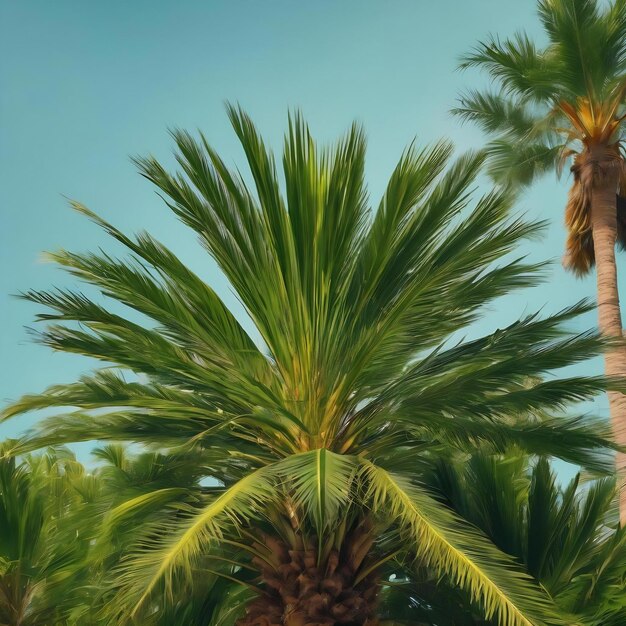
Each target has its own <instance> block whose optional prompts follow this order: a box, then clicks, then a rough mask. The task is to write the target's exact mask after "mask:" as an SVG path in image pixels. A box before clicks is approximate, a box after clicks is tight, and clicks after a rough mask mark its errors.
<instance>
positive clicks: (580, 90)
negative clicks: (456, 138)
mask: <svg viewBox="0 0 626 626" xmlns="http://www.w3.org/2000/svg"><path fill="white" fill-rule="evenodd" d="M538 7H539V17H540V19H541V22H542V24H543V27H544V30H545V32H546V35H547V38H548V44H547V46H546V47H545V48H538V47H537V46H536V45H535V44H534V43H533V42H532V41H531V39H530V38H529V37H528V36H527V35H526V34H524V33H520V34H518V35H516V36H514V37H513V38H512V39H505V40H500V39H497V38H491V39H488V40H486V41H485V42H482V43H479V44H478V46H477V47H476V48H475V50H474V51H473V52H471V53H470V54H468V55H466V56H465V58H464V61H463V64H462V67H465V68H467V67H474V66H477V67H480V68H483V69H485V70H486V71H487V72H488V73H489V75H490V76H491V78H492V79H493V81H494V91H483V92H480V91H471V92H469V93H467V94H466V95H464V96H463V97H462V98H461V100H460V104H459V106H458V107H457V108H456V109H454V112H455V113H457V114H459V115H461V116H462V117H463V118H464V119H468V120H472V121H474V122H476V123H478V124H479V125H480V126H481V127H482V128H483V129H484V130H486V131H487V132H488V133H490V134H491V135H493V136H494V137H495V139H494V140H493V141H492V142H491V143H490V144H489V145H488V152H489V155H490V172H491V174H492V175H493V176H494V177H495V178H496V179H497V180H499V181H501V182H504V183H506V184H509V183H522V184H527V183H529V182H531V181H532V180H533V179H534V178H535V176H536V175H538V174H541V173H543V172H545V171H547V170H551V169H555V168H556V169H557V170H558V169H560V166H561V164H562V163H563V161H564V160H565V159H566V158H568V157H570V156H573V165H572V167H571V171H572V173H573V184H572V187H571V190H570V195H569V199H568V203H567V207H566V210H565V222H566V226H567V230H568V239H567V251H566V255H565V266H566V267H567V268H568V269H570V270H572V271H574V272H575V273H576V274H579V275H582V274H586V273H587V272H589V271H590V269H591V268H592V267H593V265H594V264H595V266H596V276H597V284H598V312H599V319H600V328H601V330H602V332H604V333H605V334H606V335H609V336H612V337H620V338H621V337H622V322H621V314H620V308H619V295H618V290H617V273H616V264H615V243H616V241H617V240H619V242H620V244H621V245H624V243H625V242H626V230H625V228H624V226H625V225H626V214H624V209H623V208H622V203H624V200H621V199H620V198H621V197H622V196H624V197H626V170H625V168H624V153H623V145H622V132H623V127H624V119H625V118H626V110H625V97H626V2H624V0H614V1H613V2H611V3H607V4H602V5H601V4H600V3H598V2H597V0H540V1H539V3H538ZM606 372H607V374H609V375H611V376H624V375H626V349H625V348H624V347H623V345H620V346H618V347H615V349H614V350H611V351H609V352H607V354H606ZM609 403H610V408H611V417H612V420H613V427H614V431H615V436H616V438H617V440H618V441H619V442H620V443H621V444H622V445H626V396H624V395H623V394H620V393H612V394H609ZM617 463H618V467H619V468H620V472H621V481H622V483H623V482H624V480H626V456H625V455H624V454H623V453H620V454H618V458H617ZM620 509H621V517H622V522H625V521H626V486H624V487H622V496H621V505H620Z"/></svg>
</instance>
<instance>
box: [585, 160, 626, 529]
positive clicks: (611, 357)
mask: <svg viewBox="0 0 626 626" xmlns="http://www.w3.org/2000/svg"><path fill="white" fill-rule="evenodd" d="M617 184H618V173H617V169H616V168H615V167H611V166H610V165H609V166H608V167H607V168H605V169H604V171H603V172H602V173H601V174H600V175H599V180H598V181H597V182H596V184H594V185H592V190H591V224H592V229H593V247H594V252H595V260H596V276H597V281H598V316H599V325H600V331H601V332H602V333H603V334H605V335H607V336H610V337H622V318H621V314H620V306H619V293H618V289H617V267H616V264H615V243H616V239H617V208H616V199H615V196H616V190H617ZM605 371H606V374H607V376H620V377H621V376H624V377H626V348H623V347H617V348H614V349H611V350H610V351H608V352H607V353H606V355H605ZM609 407H610V411H611V424H612V428H613V434H614V436H615V439H616V440H617V442H618V443H620V444H622V445H626V395H624V394H621V393H619V392H616V391H611V392H609ZM617 472H618V481H619V489H620V495H619V501H620V520H621V522H622V525H624V524H626V454H623V453H618V454H617Z"/></svg>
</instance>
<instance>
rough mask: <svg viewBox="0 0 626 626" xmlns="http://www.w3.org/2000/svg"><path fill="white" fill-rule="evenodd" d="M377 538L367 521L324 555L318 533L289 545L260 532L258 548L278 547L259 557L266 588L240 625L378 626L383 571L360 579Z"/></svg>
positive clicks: (300, 538) (257, 559)
mask: <svg viewBox="0 0 626 626" xmlns="http://www.w3.org/2000/svg"><path fill="white" fill-rule="evenodd" d="M373 542H374V536H373V533H372V527H371V525H370V524H368V523H362V524H360V525H358V526H357V527H356V528H355V529H354V530H353V531H352V532H351V533H350V534H349V535H348V536H347V537H346V539H345V541H344V543H343V545H342V547H341V549H340V550H335V549H333V550H330V551H328V554H327V556H326V557H325V558H324V559H323V560H322V559H320V558H319V550H318V544H317V538H316V537H311V538H306V537H298V539H297V545H289V544H288V543H286V542H285V541H283V540H281V539H278V538H276V537H269V536H267V535H262V536H260V542H259V544H257V545H256V548H257V549H261V548H263V547H270V548H271V550H272V558H271V559H268V560H264V559H260V558H254V559H253V563H254V565H255V566H256V567H257V568H258V569H259V573H260V580H261V583H262V587H263V590H264V593H263V594H262V595H260V596H258V597H257V598H255V599H254V600H252V602H250V603H249V605H248V606H247V607H246V615H245V616H244V617H243V618H241V619H240V620H239V621H238V622H237V626H334V625H342V626H377V625H378V621H377V619H376V616H375V612H376V607H377V597H378V589H379V585H378V577H377V575H376V573H375V572H371V573H369V574H367V575H366V576H365V577H363V578H362V580H358V578H359V572H362V571H364V568H366V567H367V566H368V563H369V561H368V554H369V551H370V548H371V546H372V544H373ZM268 561H271V562H268Z"/></svg>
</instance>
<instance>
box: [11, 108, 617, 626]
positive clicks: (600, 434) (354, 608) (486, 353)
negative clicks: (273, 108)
mask: <svg viewBox="0 0 626 626" xmlns="http://www.w3.org/2000/svg"><path fill="white" fill-rule="evenodd" d="M229 115H230V119H231V122H232V125H233V128H234V130H235V132H236V134H237V136H238V137H239V139H240V141H241V145H242V147H243V150H244V153H245V156H246V161H247V164H248V167H249V174H247V175H246V176H242V175H241V174H239V173H238V172H237V171H234V170H232V169H230V168H229V167H228V166H227V165H226V164H225V163H224V161H223V160H222V159H221V158H220V156H219V155H218V154H217V153H216V151H215V150H214V149H213V148H212V147H211V146H210V144H209V143H208V141H207V140H206V139H205V138H204V137H203V136H202V135H200V137H199V138H194V137H192V136H191V135H190V134H188V133H186V132H184V131H174V132H173V137H174V140H175V142H176V158H177V160H178V163H179V166H180V172H178V173H175V174H170V173H168V172H167V171H166V169H165V168H164V167H163V166H162V165H161V164H160V163H159V162H158V161H157V160H156V159H154V158H145V159H138V160H137V164H138V166H139V168H140V171H141V173H142V174H143V175H144V176H145V177H146V178H147V179H149V180H150V181H152V182H153V183H154V184H155V185H156V187H157V189H158V191H159V193H160V194H161V195H162V196H163V197H164V198H165V201H166V203H167V205H168V206H169V207H170V209H171V210H172V211H173V212H174V213H175V214H176V215H177V216H178V218H180V219H181V220H182V221H183V222H184V223H185V224H186V225H188V226H189V227H190V228H191V229H193V230H194V231H195V232H196V233H197V235H198V237H199V240H200V243H201V244H202V245H203V246H204V248H205V249H206V250H207V252H208V253H209V255H210V256H211V257H212V258H213V259H214V260H215V261H216V262H217V264H218V266H219V268H220V269H221V271H222V272H223V273H224V275H225V276H226V278H227V279H228V281H229V283H230V285H231V287H232V289H233V290H234V292H235V293H236V295H237V297H238V299H239V301H240V302H241V304H242V306H243V309H244V310H245V316H247V318H248V319H249V321H250V322H251V323H252V324H253V326H254V328H255V330H256V332H257V333H258V335H259V336H260V338H261V339H260V341H258V342H255V341H254V340H253V339H252V338H251V336H250V335H249V334H248V333H247V332H246V330H244V326H243V324H242V320H241V319H238V318H237V317H236V316H235V314H234V313H233V312H232V311H230V310H229V309H228V308H227V307H226V305H225V304H224V302H223V300H222V299H221V298H220V295H219V294H218V293H217V292H216V291H215V290H213V289H212V288H211V286H210V285H208V284H207V283H206V282H204V281H203V280H202V279H201V277H200V276H198V275H197V274H196V273H194V272H193V271H192V270H191V269H190V268H188V267H186V266H185V265H184V264H183V263H182V262H181V261H180V260H179V259H178V257H177V256H176V255H175V253H174V252H172V251H170V250H169V249H168V248H167V247H165V246H164V245H163V244H162V243H160V242H159V241H157V240H156V239H154V238H153V237H152V236H150V235H149V234H147V233H140V234H139V235H137V236H135V237H131V236H127V235H125V234H123V233H122V232H120V231H119V230H118V229H116V228H115V227H114V226H113V225H111V224H109V223H108V222H107V221H105V220H104V219H102V218H100V217H98V216H96V215H95V214H94V213H92V212H91V211H89V210H88V209H87V208H85V207H83V206H82V205H79V204H75V205H74V206H75V208H76V209H78V210H79V211H81V212H82V213H84V214H86V215H87V216H89V217H90V218H91V219H92V220H93V221H95V222H96V223H97V224H98V225H99V226H101V227H102V228H103V229H104V230H105V231H107V232H108V233H109V234H110V235H111V237H112V238H113V239H115V240H117V242H119V243H121V244H122V245H123V246H124V247H125V248H126V249H127V250H128V253H129V258H124V259H120V258H116V257H114V256H112V255H110V254H107V253H105V252H99V253H75V252H69V251H65V250H61V251H59V252H55V253H54V254H52V255H50V256H51V258H52V259H54V260H55V261H56V262H57V263H59V264H60V265H61V266H62V267H63V268H65V269H66V270H67V271H68V272H69V273H70V274H71V275H73V276H74V277H76V278H77V279H78V280H80V281H82V282H84V283H87V284H89V285H91V286H95V287H96V288H97V289H98V290H99V291H100V292H101V294H102V298H98V299H92V298H90V297H88V296H86V295H85V294H84V293H82V292H80V291H77V290H69V289H64V290H61V289H57V290H49V291H29V292H27V293H25V294H24V297H25V298H27V299H29V300H31V301H33V302H36V303H38V304H40V305H43V306H45V307H46V311H45V312H42V313H41V314H40V315H39V319H40V320H41V321H43V322H44V323H45V324H46V326H45V328H44V329H43V330H42V331H41V332H40V334H39V339H40V340H41V341H42V342H43V343H44V344H46V345H48V346H50V347H51V348H53V349H55V350H61V351H64V352H71V353H76V354H82V355H86V356H89V357H92V358H95V359H98V360H99V361H101V362H102V364H103V365H102V368H101V369H98V370H96V371H95V372H94V373H93V374H90V375H86V376H83V377H82V378H81V379H80V380H79V381H77V382H74V383H68V384H62V385H57V386H54V387H51V388H49V389H47V390H46V391H45V392H43V393H41V394H37V395H29V396H25V397H23V398H21V399H20V400H18V401H17V402H15V403H14V404H12V405H11V406H9V407H8V408H7V409H6V410H5V411H4V417H5V418H9V417H12V416H15V415H18V414H21V413H24V412H26V411H31V410H39V409H44V408H45V409H50V408H51V407H58V408H59V409H60V412H59V414H58V415H55V416H54V417H52V418H47V419H45V420H43V421H42V422H40V423H39V424H38V426H37V427H36V428H35V430H34V431H33V432H32V433H30V434H29V435H27V436H25V437H24V438H23V439H22V440H21V441H19V442H17V443H16V444H15V445H14V446H13V447H12V450H11V451H12V453H14V454H21V453H25V452H27V451H29V450H33V449H36V448H40V447H43V446H47V445H58V444H64V443H69V442H76V441H91V440H103V441H111V442H137V443H141V444H143V445H144V446H147V447H148V448H152V449H153V452H152V453H153V454H160V455H165V457H166V458H167V463H168V465H169V464H171V465H172V467H177V466H179V467H181V468H187V469H186V470H182V469H181V471H180V473H179V474H178V475H177V474H174V476H173V478H174V480H173V481H168V482H167V484H164V485H161V484H159V483H158V481H157V482H156V483H154V484H153V485H152V487H151V488H150V489H148V490H147V491H142V492H141V493H137V494H135V495H129V497H128V498H126V499H124V500H123V502H120V503H118V504H116V505H115V506H114V507H113V508H112V509H111V510H110V511H109V513H108V515H107V517H106V520H105V528H108V530H107V531H106V532H105V535H106V534H107V533H108V536H109V539H110V538H111V537H113V538H115V536H116V533H117V531H118V530H119V529H120V528H122V529H123V528H124V524H126V525H128V520H129V519H131V520H133V521H132V523H133V524H134V528H135V531H136V530H137V529H136V526H137V524H138V520H142V523H141V525H140V532H139V531H137V532H135V531H133V532H130V533H126V534H125V533H121V535H120V536H122V537H125V539H122V540H121V543H120V545H118V546H117V547H116V549H117V553H115V551H113V553H109V554H108V555H107V554H106V550H104V553H103V556H102V557H101V561H100V562H101V563H102V568H103V571H105V570H108V575H107V576H105V578H106V579H107V580H108V581H109V586H108V591H107V593H110V594H111V596H110V599H109V600H108V601H107V602H106V603H105V605H106V606H105V611H106V612H107V618H106V619H108V620H109V621H110V620H121V621H124V620H128V619H135V618H136V619H140V620H144V621H142V622H141V623H148V621H149V620H150V619H152V620H156V619H158V617H159V611H160V610H161V608H162V607H163V605H164V604H166V605H167V606H168V607H170V608H169V609H168V610H172V611H175V610H177V609H176V606H177V602H178V601H179V600H178V598H180V597H185V594H186V593H188V591H185V590H189V589H191V588H192V587H193V585H192V581H193V580H195V579H196V574H195V573H196V572H198V571H202V572H204V573H205V575H207V576H211V577H218V578H222V579H225V580H228V581H231V582H233V583H237V584H239V585H240V586H241V585H242V586H243V588H244V589H245V590H246V591H247V593H248V594H249V595H248V596H246V599H247V600H248V604H247V607H248V608H247V612H246V613H245V615H243V616H237V618H236V619H239V620H240V621H239V622H238V623H239V624H255V623H256V624H260V623H265V622H263V621H262V620H261V621H259V620H260V619H261V618H260V617H256V616H255V611H256V608H255V607H256V606H258V605H257V604H255V602H256V600H255V599H254V597H255V596H258V594H260V596H258V597H260V598H261V599H262V600H263V602H264V606H265V609H266V613H268V614H269V613H271V612H272V611H274V613H275V615H276V617H275V621H272V620H270V621H269V622H268V623H286V624H292V625H297V624H301V623H319V624H331V623H339V624H341V623H345V624H349V623H354V622H357V623H368V624H376V623H377V618H376V612H377V606H378V602H379V600H378V591H379V589H380V584H381V582H382V579H381V576H382V572H383V571H384V567H385V564H387V563H389V561H390V559H392V558H397V557H398V555H400V554H401V555H402V558H403V559H404V560H407V561H408V562H411V561H415V562H419V563H421V564H422V565H423V566H424V567H427V568H428V569H429V570H430V571H431V572H433V573H434V575H437V576H446V577H447V578H448V580H450V581H451V583H452V584H454V585H456V586H458V587H460V588H462V589H463V590H464V592H465V593H467V594H468V597H469V598H470V599H471V601H472V602H473V603H474V605H475V606H476V607H477V610H479V611H481V612H482V613H483V614H484V615H485V616H486V617H487V618H489V619H494V620H496V621H497V622H498V623H500V624H504V625H507V626H518V625H524V626H528V625H530V624H534V625H542V624H557V623H563V620H562V618H560V617H559V616H558V610H557V608H556V607H555V605H554V604H553V603H552V602H551V600H550V598H549V597H548V595H547V594H546V593H544V592H543V591H542V590H541V589H540V588H539V586H537V585H536V584H535V583H534V582H533V581H532V579H531V577H530V576H529V575H528V574H527V573H525V572H524V571H523V568H521V567H519V565H518V564H516V563H515V561H514V559H513V558H512V557H511V556H509V555H507V554H506V553H505V552H504V551H503V550H501V549H499V548H498V547H497V546H496V545H494V543H493V542H490V541H489V540H488V539H487V538H486V537H485V534H484V532H481V531H480V530H477V529H476V528H474V527H472V526H471V525H470V524H468V523H467V522H465V521H463V519H462V518H461V516H459V515H458V514H457V513H455V512H454V511H453V510H452V509H450V508H449V507H446V506H445V505H444V504H442V503H441V502H440V501H439V500H438V499H437V497H435V496H434V495H433V493H432V492H431V490H430V489H429V488H428V486H427V485H426V484H425V483H424V482H423V478H422V477H423V475H424V472H425V471H426V469H427V468H429V467H431V466H432V463H433V462H434V460H436V459H445V458H450V457H451V456H452V455H454V454H457V453H458V452H459V451H468V450H470V451H471V450H474V449H475V448H476V446H481V447H484V448H485V449H488V450H491V451H492V452H502V451H504V450H506V449H508V448H509V447H510V446H517V447H518V448H519V449H521V450H524V451H526V452H528V453H531V454H549V455H555V456H559V457H561V458H563V459H566V460H568V461H572V462H575V463H579V464H581V465H583V466H585V467H586V468H587V469H589V470H591V471H606V470H607V469H609V468H610V467H611V454H610V451H611V447H612V444H611V443H610V442H609V440H608V432H607V429H606V427H602V426H601V425H600V424H599V423H595V422H593V421H590V420H588V419H583V418H569V417H568V418H566V417H564V416H563V410H564V409H565V408H566V407H568V406H569V405H570V404H571V403H573V402H575V401H577V400H581V399H586V398H589V397H592V396H593V395H594V394H596V393H599V392H602V391H604V390H605V389H606V388H607V385H608V386H612V385H614V384H615V383H614V382H613V381H610V380H607V379H604V378H601V377H597V378H593V377H564V376H563V375H557V373H556V371H557V370H561V368H563V367H566V366H568V365H571V364H573V363H576V362H579V361H581V360H583V359H587V358H588V357H589V356H591V355H594V354H599V353H600V352H601V351H602V349H603V345H604V342H603V341H602V340H601V339H600V338H599V337H598V335H597V334H595V333H583V334H579V335H572V334H571V333H570V332H569V331H568V324H569V322H570V321H571V320H573V319H574V318H575V317H576V316H577V315H579V314H580V313H581V312H584V311H586V310H587V309H588V305H586V304H584V303H583V304H580V305H577V306H573V307H571V308H568V309H566V310H564V311H562V312H560V313H558V314H555V315H552V316H539V315H535V314H531V315H528V316H525V317H523V318H521V319H519V320H517V321H515V322H513V323H511V324H510V325H508V326H507V327H505V328H502V329H498V330H497V331H495V332H494V333H492V334H490V335H486V336H482V337H478V338H474V339H459V336H460V335H459V331H463V329H465V328H467V327H468V326H469V325H470V324H471V323H472V322H474V321H475V320H477V319H479V318H480V316H481V314H482V311H483V307H484V306H485V305H486V304H488V303H489V302H492V301H493V300H494V299H496V298H498V297H499V296H501V295H504V294H506V293H509V292H510V291H511V290H513V289H515V288H522V287H527V286H529V285H532V284H534V283H535V282H536V281H537V279H538V270H540V266H538V265H536V264H532V263H529V262H527V261H525V260H524V259H523V258H517V259H516V258H515V257H514V256H512V255H514V251H515V248H516V246H517V245H518V244H519V243H520V241H522V240H524V239H526V238H528V237H532V236H535V235H537V234H538V232H539V231H540V228H541V225H540V224H536V223H529V222H526V221H525V220H524V219H522V218H519V217H516V216H514V215H513V214H512V210H511V209H512V204H513V201H514V196H513V194H512V192H511V191H510V190H507V189H501V190H494V191H490V192H488V193H486V194H485V195H483V196H480V197H477V198H474V194H473V193H472V186H473V185H474V182H475V180H476V176H477V175H478V173H479V170H480V167H481V165H482V162H483V157H482V156H481V155H480V154H474V153H468V154H465V155H463V156H461V157H460V158H458V159H457V160H456V161H454V162H451V152H452V148H451V146H450V145H448V144H445V143H442V144H437V145H434V146H432V147H430V148H426V149H424V150H421V151H418V150H416V149H414V148H411V149H408V150H407V151H406V152H405V153H404V154H403V155H402V157H401V159H400V161H399V163H398V165H397V167H396V168H395V170H394V171H393V173H392V175H391V177H390V180H389V183H388V185H387V188H386V190H385V192H384V195H383V198H382V199H381V201H380V203H379V205H378V208H377V210H376V211H375V212H372V211H371V210H370V206H369V201H368V195H367V190H366V187H365V182H364V163H365V141H364V138H363V134H362V132H361V130H360V129H359V128H358V127H356V126H354V127H353V128H352V129H351V130H350V131H349V132H348V134H347V135H346V136H345V138H344V139H342V140H341V141H340V142H339V143H338V144H336V145H335V146H334V147H332V148H330V149H320V148H319V147H318V146H317V145H316V144H315V142H314V141H313V139H312V137H311V135H310V132H309V130H308V128H307V126H306V125H305V124H304V122H303V120H302V119H301V118H300V117H299V116H295V117H294V118H293V119H291V120H290V123H289V130H288V133H287V136H286V138H285V143H284V149H283V158H282V170H283V178H282V179H280V178H279V176H278V173H277V166H276V164H275V160H274V157H273V155H272V152H271V151H270V150H269V149H268V148H267V147H266V146H265V144H264V142H263V140H262V138H261V137H260V135H259V133H258V131H257V130H256V128H255V127H254V125H253V124H252V122H251V120H250V119H249V118H248V117H247V116H246V115H245V114H244V113H243V112H242V111H241V110H240V109H237V108H234V107H231V108H230V109H229ZM120 303H121V304H122V305H124V307H122V309H123V311H122V312H120V306H119V304H120ZM240 317H241V316H240ZM463 332H464V331H463ZM67 407H70V410H68V409H67ZM114 449H115V448H111V449H110V450H114ZM107 454H109V453H107ZM118 465H119V463H118ZM188 472H190V473H188ZM190 476H191V477H192V478H193V480H196V479H201V480H202V481H203V482H204V481H205V480H207V479H211V480H212V481H213V482H212V483H211V484H212V485H214V486H208V485H207V486H206V487H202V488H198V487H193V488H192V486H193V485H192V484H190V482H189V477H190ZM193 480H192V483H193ZM201 484H202V483H201ZM357 541H358V542H361V543H360V545H359V546H357ZM364 546H367V549H365V550H364V548H363V547H364ZM363 550H364V552H363ZM285 551H286V552H285ZM112 554H113V556H111V555H112ZM115 554H117V556H115ZM276 554H279V555H280V554H283V557H276V558H277V559H278V560H276V558H274V556H275V555H276ZM273 555H274V556H273ZM285 555H286V556H285ZM118 557H119V558H118ZM287 557H288V558H289V561H288V562H287ZM281 559H282V560H281ZM198 568H200V570H199V569H198ZM294 571H296V572H297V576H296V579H297V581H296V582H293V580H292V578H293V577H291V578H290V576H291V573H292V572H294ZM290 572H291V573H290ZM216 580H217V579H216ZM216 584H217V583H216ZM359 584H362V585H365V587H364V588H363V592H362V593H361V594H360V596H359V595H357V596H355V595H354V594H353V595H350V593H349V590H350V589H354V588H358V585H359ZM189 593H191V592H189ZM180 594H183V595H182V596H181V595H180ZM163 610H165V609H163ZM255 620H256V621H255ZM279 620H281V621H279ZM112 623H116V622H115V621H113V622H112ZM225 623H227V622H225Z"/></svg>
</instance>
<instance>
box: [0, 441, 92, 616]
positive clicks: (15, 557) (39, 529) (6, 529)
mask: <svg viewBox="0 0 626 626" xmlns="http://www.w3.org/2000/svg"><path fill="white" fill-rule="evenodd" d="M5 445H6V444H5ZM3 447H4V446H3ZM82 475H83V468H82V466H81V465H80V464H79V463H77V462H76V461H75V460H74V458H73V456H72V455H71V453H69V452H67V451H54V450H50V451H48V452H47V453H46V454H44V455H40V456H36V457H26V458H24V459H22V460H19V461H18V460H17V459H16V458H15V457H10V456H3V455H2V449H1V448H0V625H1V626H49V625H50V624H55V625H56V624H64V625H65V624H66V623H67V622H66V621H65V618H66V617H67V613H66V609H68V603H69V600H70V596H71V593H68V588H67V586H66V583H67V581H68V577H69V576H70V575H71V572H72V571H73V568H74V565H75V563H76V562H77V561H78V560H79V559H80V557H81V556H83V555H84V554H85V548H86V544H85V542H83V541H81V534H80V533H74V534H73V535H72V536H70V537H69V540H67V539H68V538H67V535H66V534H65V526H66V524H67V522H68V518H69V515H70V513H71V512H73V511H75V510H76V509H77V508H78V505H79V502H80V498H79V497H78V492H77V491H76V490H75V489H74V485H76V484H77V483H78V482H80V479H81V478H82ZM62 537H63V538H64V539H66V540H65V541H63V540H62V539H61V538H62ZM71 608H73V607H69V610H71Z"/></svg>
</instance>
